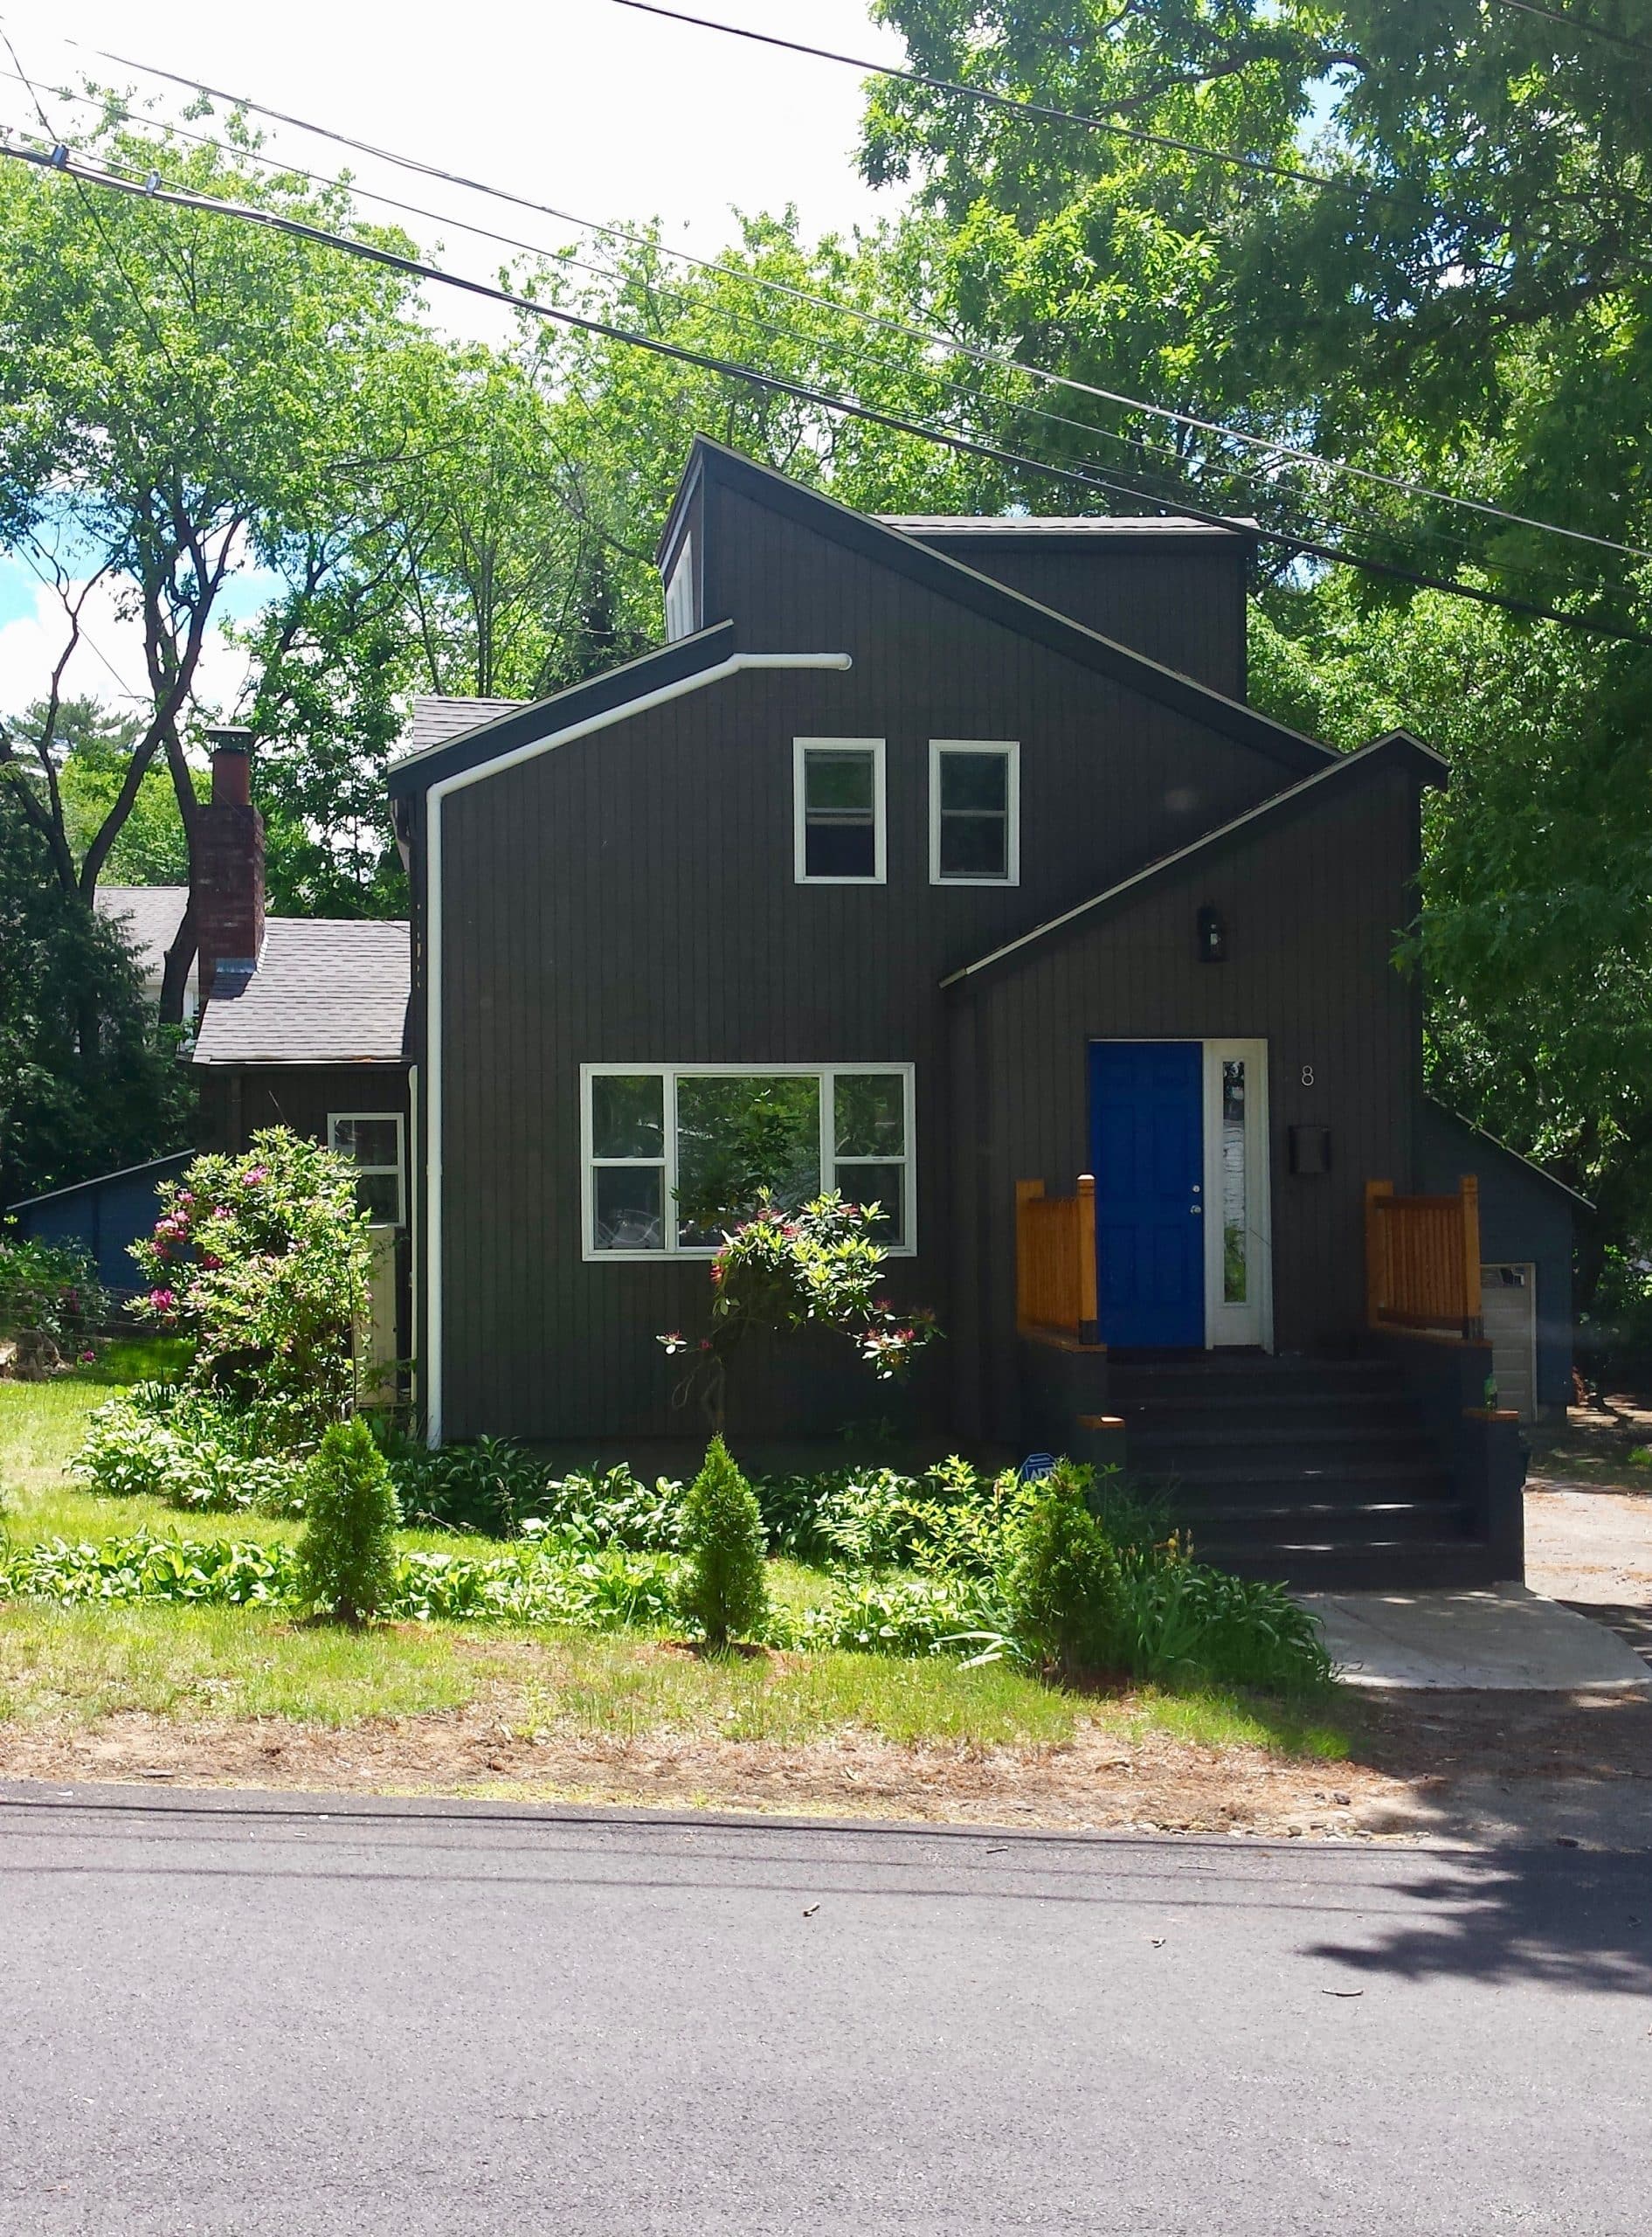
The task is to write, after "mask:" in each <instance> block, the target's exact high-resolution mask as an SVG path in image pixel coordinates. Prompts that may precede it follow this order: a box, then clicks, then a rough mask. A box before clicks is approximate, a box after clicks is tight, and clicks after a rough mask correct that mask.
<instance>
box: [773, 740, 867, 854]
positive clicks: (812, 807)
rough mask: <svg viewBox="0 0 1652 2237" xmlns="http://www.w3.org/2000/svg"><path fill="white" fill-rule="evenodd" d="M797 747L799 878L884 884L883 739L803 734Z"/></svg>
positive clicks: (796, 789) (796, 790)
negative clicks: (815, 736) (807, 735)
mask: <svg viewBox="0 0 1652 2237" xmlns="http://www.w3.org/2000/svg"><path fill="white" fill-rule="evenodd" d="M795 751H796V757H797V758H796V765H795V769H794V785H795V815H796V847H797V875H798V879H799V880H800V881H803V880H806V881H808V882H809V883H826V884H838V885H881V884H882V883H883V877H884V839H883V821H884V816H883V740H882V739H881V738H798V740H797V741H796V746H795Z"/></svg>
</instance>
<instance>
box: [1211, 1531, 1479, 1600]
mask: <svg viewBox="0 0 1652 2237" xmlns="http://www.w3.org/2000/svg"><path fill="white" fill-rule="evenodd" d="M1201 1558H1203V1559H1206V1560H1209V1561H1213V1562H1219V1563H1220V1567H1221V1568H1223V1569H1228V1570H1231V1571H1232V1573H1233V1574H1234V1576H1245V1577H1255V1578H1256V1579H1257V1580H1258V1581H1260V1582H1262V1583H1269V1584H1283V1585H1288V1586H1289V1588H1290V1589H1291V1590H1292V1591H1293V1592H1404V1591H1410V1590H1413V1589H1429V1588H1432V1589H1436V1590H1439V1591H1453V1590H1462V1589H1467V1588H1468V1587H1469V1586H1471V1585H1482V1584H1496V1583H1502V1582H1505V1581H1506V1580H1504V1579H1503V1578H1502V1577H1501V1576H1500V1575H1499V1572H1498V1567H1497V1562H1496V1558H1495V1557H1494V1556H1493V1555H1492V1554H1491V1553H1490V1551H1489V1550H1488V1548H1485V1547H1484V1546H1476V1545H1475V1544H1474V1543H1473V1542H1472V1541H1463V1542H1462V1543H1460V1544H1459V1543H1451V1544H1447V1545H1438V1544H1434V1545H1426V1544H1421V1543H1419V1544H1417V1545H1414V1546H1393V1547H1381V1546H1379V1547H1361V1548H1358V1549H1355V1548H1327V1549H1326V1550H1325V1551H1324V1552H1321V1553H1303V1552H1300V1551H1286V1550H1281V1549H1274V1550H1272V1551H1269V1550H1268V1549H1267V1548H1260V1549H1259V1548H1248V1549H1246V1550H1244V1551H1242V1552H1241V1551H1237V1550H1236V1551H1234V1553H1233V1554H1232V1555H1227V1554H1220V1555H1219V1554H1217V1553H1215V1552H1210V1553H1208V1554H1202V1555H1201Z"/></svg>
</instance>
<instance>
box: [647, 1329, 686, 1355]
mask: <svg viewBox="0 0 1652 2237" xmlns="http://www.w3.org/2000/svg"><path fill="white" fill-rule="evenodd" d="M654 1341H655V1343H656V1344H660V1345H662V1346H663V1347H664V1348H665V1354H666V1357H667V1359H674V1358H675V1356H676V1354H678V1353H679V1352H686V1351H687V1350H688V1338H687V1337H686V1336H685V1335H684V1334H683V1333H682V1331H681V1329H680V1328H674V1329H673V1330H672V1331H671V1333H670V1334H669V1335H666V1336H656V1337H655V1338H654Z"/></svg>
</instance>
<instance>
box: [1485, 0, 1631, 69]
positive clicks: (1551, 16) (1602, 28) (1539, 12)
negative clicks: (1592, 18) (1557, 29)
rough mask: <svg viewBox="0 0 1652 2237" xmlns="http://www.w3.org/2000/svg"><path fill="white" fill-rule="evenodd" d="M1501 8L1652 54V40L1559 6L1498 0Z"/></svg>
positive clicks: (1524, 0)
mask: <svg viewBox="0 0 1652 2237" xmlns="http://www.w3.org/2000/svg"><path fill="white" fill-rule="evenodd" d="M1497 5H1498V6H1499V7H1500V8H1513V9H1516V10H1518V12H1519V13H1520V14H1521V15H1523V16H1536V17H1539V18H1540V19H1541V21H1543V22H1544V23H1545V24H1560V25H1562V26H1563V27H1564V28H1565V29H1566V31H1581V32H1582V33H1583V35H1584V37H1585V38H1600V39H1605V40H1606V41H1607V44H1608V45H1612V46H1621V47H1624V48H1626V49H1627V50H1628V52H1629V53H1631V54H1645V55H1652V42H1649V41H1648V40H1646V39H1643V38H1631V37H1630V35H1629V33H1628V31H1608V30H1607V26H1606V25H1605V24H1593V23H1588V22H1586V20H1585V19H1584V17H1581V16H1568V15H1566V14H1565V13H1563V11H1562V10H1560V9H1559V8H1540V7H1539V6H1538V3H1537V0H1497Z"/></svg>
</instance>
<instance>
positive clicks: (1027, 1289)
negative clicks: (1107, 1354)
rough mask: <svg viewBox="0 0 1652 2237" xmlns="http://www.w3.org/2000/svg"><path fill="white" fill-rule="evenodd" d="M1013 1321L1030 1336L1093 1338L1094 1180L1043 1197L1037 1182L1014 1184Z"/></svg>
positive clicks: (1091, 1340) (1085, 1176)
mask: <svg viewBox="0 0 1652 2237" xmlns="http://www.w3.org/2000/svg"><path fill="white" fill-rule="evenodd" d="M1015 1324H1016V1326H1017V1327H1018V1328H1020V1329H1022V1330H1024V1331H1025V1332H1026V1333H1028V1334H1032V1335H1058V1336H1068V1337H1071V1338H1072V1339H1074V1340H1075V1341H1076V1342H1078V1343H1081V1344H1094V1343H1096V1341H1097V1340H1098V1339H1097V1333H1096V1181H1095V1179H1094V1177H1093V1175H1091V1174H1088V1173H1081V1174H1079V1176H1078V1193H1077V1195H1074V1196H1047V1195H1045V1194H1044V1183H1043V1182H1042V1181H1017V1182H1016V1184H1015Z"/></svg>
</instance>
